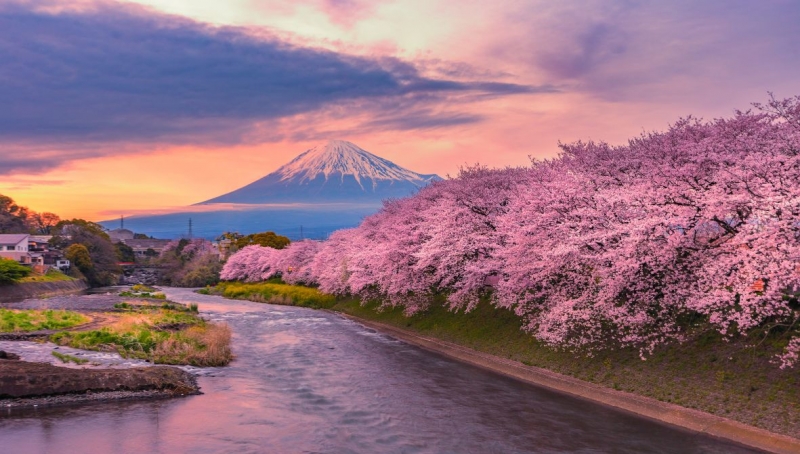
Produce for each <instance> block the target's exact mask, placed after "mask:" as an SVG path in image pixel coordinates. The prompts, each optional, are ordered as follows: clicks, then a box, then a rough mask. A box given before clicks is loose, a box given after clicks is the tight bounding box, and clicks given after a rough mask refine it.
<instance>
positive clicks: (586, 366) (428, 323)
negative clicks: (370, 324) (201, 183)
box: [211, 281, 800, 437]
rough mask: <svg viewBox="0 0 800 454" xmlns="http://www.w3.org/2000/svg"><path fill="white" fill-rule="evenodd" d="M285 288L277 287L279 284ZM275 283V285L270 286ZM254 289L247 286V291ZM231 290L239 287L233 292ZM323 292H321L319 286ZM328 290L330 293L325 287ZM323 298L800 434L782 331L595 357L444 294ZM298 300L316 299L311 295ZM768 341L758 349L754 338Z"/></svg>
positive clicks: (240, 294)
mask: <svg viewBox="0 0 800 454" xmlns="http://www.w3.org/2000/svg"><path fill="white" fill-rule="evenodd" d="M278 285H279V286H281V287H276V286H278ZM267 286H269V287H267ZM262 287H263V288H269V289H270V290H269V291H270V292H278V291H279V290H281V289H284V288H292V289H291V291H286V292H285V293H276V294H271V296H270V298H269V300H271V301H268V302H277V301H280V302H281V304H293V302H294V301H295V300H294V298H293V296H292V295H294V294H297V293H299V292H304V291H314V292H317V291H316V289H308V288H305V287H296V286H289V285H286V284H279V283H278V282H277V281H271V282H270V283H261V284H238V283H234V284H232V283H223V284H222V285H220V287H218V288H214V289H212V290H211V291H212V292H213V293H218V294H221V295H223V296H229V297H235V298H240V299H252V300H256V301H265V298H264V297H263V296H259V295H261V294H262V293H261V292H260V291H259V289H260V288H262ZM243 288H246V289H247V291H240V290H241V289H243ZM231 289H238V290H235V291H232V290H231ZM317 293H319V292H317ZM320 295H323V294H321V293H320ZM327 296H329V297H330V298H328V299H318V300H316V303H315V304H316V307H320V308H325V309H331V310H334V311H340V312H344V313H347V314H350V315H353V316H355V317H358V318H362V319H366V320H372V321H377V322H381V323H385V324H389V325H393V326H397V327H400V328H403V329H406V330H409V331H412V332H415V333H419V334H422V335H425V336H429V337H434V338H438V339H442V340H445V341H449V342H452V343H456V344H459V345H463V346H465V347H469V348H472V349H474V350H477V351H481V352H484V353H488V354H491V355H495V356H498V357H502V358H509V359H512V360H515V361H518V362H520V363H523V364H526V365H530V366H536V367H541V368H543V369H548V370H551V371H553V372H557V373H560V374H563V375H568V376H572V377H575V378H578V379H581V380H584V381H587V382H591V383H596V384H599V385H602V386H605V387H608V388H613V389H617V390H621V391H625V392H629V393H633V394H638V395H642V396H647V397H651V398H655V399H657V400H660V401H664V402H670V403H674V404H677V405H680V406H683V407H687V408H693V409H697V410H701V411H704V412H707V413H711V414H716V415H719V416H723V417H726V418H730V419H733V420H736V421H740V422H743V423H745V424H749V425H753V426H756V427H761V428H764V429H767V430H770V431H772V432H776V433H782V434H786V435H790V436H794V437H796V436H797V434H798V433H800V369H797V368H796V369H792V370H783V371H782V370H780V369H778V367H777V365H775V364H773V363H772V362H771V361H772V357H773V355H774V354H775V353H776V352H778V351H779V349H780V348H781V347H782V345H781V340H780V338H777V337H775V338H771V337H767V338H766V340H762V338H760V337H759V338H757V337H756V336H754V338H752V339H738V340H735V341H732V342H726V341H725V340H723V339H722V337H721V336H720V335H718V334H716V333H715V332H714V331H713V330H705V331H698V332H697V333H696V334H695V335H694V336H693V338H692V339H690V340H689V341H687V342H685V343H683V344H680V345H671V346H668V347H663V348H661V349H659V350H656V351H655V352H654V354H653V355H652V356H650V357H648V358H647V360H646V361H642V360H641V359H640V357H639V353H638V351H636V350H634V349H609V350H608V351H604V352H600V353H597V354H595V355H594V356H592V357H588V356H586V355H584V354H580V353H573V352H567V351H560V350H555V349H553V348H550V347H548V346H546V345H543V344H541V343H540V342H538V341H537V340H536V339H534V338H533V337H531V336H529V335H528V334H526V333H524V332H523V331H521V330H520V327H521V325H522V321H521V320H520V319H519V317H517V316H516V315H514V314H513V313H512V312H510V311H507V310H504V309H497V308H494V307H492V306H490V305H489V304H487V303H485V302H484V303H481V304H479V305H478V306H477V307H476V309H475V310H473V311H471V312H469V313H463V312H458V313H454V312H450V311H448V310H447V309H446V308H445V307H444V306H443V304H442V302H443V301H442V300H438V301H434V302H433V304H432V305H431V307H430V308H429V309H428V310H426V311H424V312H422V313H419V314H415V315H414V316H411V317H406V316H405V315H403V312H402V309H400V308H388V309H381V308H380V307H379V304H378V303H377V302H369V303H367V304H366V305H361V302H360V301H359V300H356V299H345V298H338V299H337V298H334V297H332V296H330V295H327ZM298 305H305V306H308V305H309V304H308V303H307V302H304V303H303V304H298ZM312 307H314V306H312ZM759 342H763V343H762V344H761V346H760V347H759V348H758V349H755V348H752V345H754V344H756V343H759Z"/></svg>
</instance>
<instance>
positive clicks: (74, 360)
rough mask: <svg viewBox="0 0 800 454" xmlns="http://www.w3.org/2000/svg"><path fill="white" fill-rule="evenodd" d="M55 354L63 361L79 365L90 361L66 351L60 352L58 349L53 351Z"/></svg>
mask: <svg viewBox="0 0 800 454" xmlns="http://www.w3.org/2000/svg"><path fill="white" fill-rule="evenodd" d="M52 353H53V356H55V357H56V358H58V359H59V360H61V362H62V363H65V364H66V363H75V364H78V365H81V364H86V363H88V362H89V360H88V359H83V358H78V357H77V356H72V355H67V354H66V353H59V352H57V351H53V352H52Z"/></svg>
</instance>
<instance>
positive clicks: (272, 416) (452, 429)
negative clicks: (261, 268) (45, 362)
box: [0, 289, 752, 453]
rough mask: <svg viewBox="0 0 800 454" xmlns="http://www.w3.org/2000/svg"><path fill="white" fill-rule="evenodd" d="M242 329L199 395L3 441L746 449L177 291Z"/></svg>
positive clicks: (305, 447) (72, 414) (357, 332)
mask: <svg viewBox="0 0 800 454" xmlns="http://www.w3.org/2000/svg"><path fill="white" fill-rule="evenodd" d="M169 296H170V297H171V298H173V299H176V300H178V301H181V302H185V303H189V302H195V303H198V304H199V305H200V308H201V311H202V312H203V313H204V314H206V315H207V316H208V317H210V318H213V319H217V320H225V321H226V322H227V323H229V324H230V325H231V326H232V328H233V330H234V353H235V354H236V355H237V360H236V361H235V362H234V363H233V364H232V365H231V367H229V368H227V369H222V370H218V371H217V373H216V375H215V376H204V377H200V379H199V382H200V385H201V386H202V389H203V392H204V393H205V394H204V395H202V396H193V397H188V398H183V399H177V400H159V401H140V402H125V403H118V404H91V405H83V406H78V407H63V408H53V409H41V410H38V411H33V410H29V411H26V412H19V411H15V412H6V415H5V416H4V417H2V418H0V440H2V444H1V445H0V451H3V452H53V453H55V452H58V453H64V452H115V453H126V452H137V453H138V452H197V453H203V452H280V453H283V452H285V453H295V452H313V453H381V452H389V453H495V452H497V453H524V452H542V453H551V452H578V453H599V452H615V453H616V452H619V453H628V452H630V453H640V452H663V453H689V452H701V453H737V452H752V451H749V450H746V449H744V448H740V447H738V446H735V445H731V444H728V443H725V442H722V441H719V440H714V439H711V438H708V437H702V436H699V435H696V434H693V433H689V432H685V431H681V430H676V429H673V428H670V427H666V426H663V425H660V424H657V423H653V422H650V421H645V420H642V419H639V418H636V417H633V416H631V415H628V414H625V413H621V412H617V411H614V410H612V409H609V408H606V407H602V406H598V405H594V404H591V403H588V402H584V401H581V400H577V399H573V398H570V397H568V396H564V395H560V394H557V393H553V392H549V391H547V390H542V389H538V388H535V387H532V386H529V385H526V384H523V383H520V382H517V381H515V380H512V379H508V378H505V377H502V376H498V375H495V374H492V373H490V372H487V371H484V370H481V369H477V368H474V367H471V366H467V365H463V364H459V363H456V362H453V361H451V360H449V359H446V358H443V357H440V356H437V355H435V354H431V353H428V352H424V351H421V350H419V349H417V348H415V347H411V346H408V345H406V344H403V343H401V342H398V341H396V340H393V339H391V338H388V337H385V336H383V335H380V334H378V333H375V332H374V331H371V330H368V329H365V328H363V327H361V326H359V325H357V324H355V323H353V322H350V321H348V320H344V319H342V318H340V317H339V316H337V315H335V314H329V313H325V312H315V311H311V310H306V309H301V308H291V307H274V306H268V305H261V304H256V303H248V302H238V301H228V300H224V299H221V298H218V297H213V296H205V295H195V294H192V293H191V292H188V291H185V290H177V289H176V290H170V291H169Z"/></svg>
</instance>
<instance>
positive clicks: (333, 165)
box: [100, 140, 441, 240]
mask: <svg viewBox="0 0 800 454" xmlns="http://www.w3.org/2000/svg"><path fill="white" fill-rule="evenodd" d="M440 179H441V178H440V177H438V176H437V175H423V174H419V173H416V172H412V171H411V170H408V169H404V168H402V167H400V166H398V165H397V164H394V163H392V162H390V161H388V160H386V159H383V158H381V157H379V156H375V155H374V154H372V153H369V152H367V151H364V150H363V149H361V148H359V147H358V146H357V145H355V144H353V143H350V142H346V141H343V140H332V141H330V142H328V143H326V144H324V145H320V146H317V147H314V148H312V149H310V150H308V151H306V152H304V153H302V154H300V155H299V156H297V157H296V158H294V159H293V160H292V161H290V162H289V163H287V164H285V165H284V166H282V167H280V168H279V169H278V170H276V171H275V172H272V173H270V174H269V175H267V176H265V177H264V178H261V179H259V180H257V181H255V182H253V183H251V184H248V185H247V186H244V187H241V188H239V189H237V190H235V191H232V192H229V193H227V194H224V195H221V196H219V197H215V198H213V199H210V200H206V201H205V202H201V203H197V204H194V205H191V206H188V207H185V208H184V209H181V210H178V211H174V212H170V213H164V214H150V215H135V216H129V217H128V216H126V218H125V226H126V227H127V228H128V229H131V230H133V231H135V232H137V233H144V234H147V235H152V236H154V237H156V238H178V237H186V236H192V235H194V236H198V237H204V238H208V239H214V238H215V237H217V236H219V234H221V233H222V232H226V231H227V232H239V233H242V234H245V235H246V234H249V233H255V232H263V231H266V230H272V231H274V232H276V233H279V234H281V235H286V236H288V237H289V238H291V239H292V240H296V239H300V238H315V239H316V238H325V237H327V236H328V235H329V234H330V233H331V232H333V231H335V230H338V229H342V228H349V227H355V226H356V225H358V224H359V223H360V222H361V220H362V219H363V218H364V217H365V216H369V215H370V214H373V213H375V212H376V211H378V210H379V209H380V207H381V201H382V200H384V199H387V198H398V197H405V196H408V195H411V194H413V193H415V192H416V191H418V190H419V189H420V188H421V187H423V186H425V185H427V184H429V183H431V182H432V181H436V180H440ZM118 222H119V221H117V220H108V221H102V222H100V224H102V225H103V226H105V227H107V228H109V229H111V228H116V227H119V224H118ZM190 222H191V225H192V227H191V229H192V230H189V229H188V228H187V227H188V226H189V223H190Z"/></svg>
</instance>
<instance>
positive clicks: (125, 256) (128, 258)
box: [114, 241, 136, 262]
mask: <svg viewBox="0 0 800 454" xmlns="http://www.w3.org/2000/svg"><path fill="white" fill-rule="evenodd" d="M114 251H115V252H116V253H117V258H118V259H119V261H120V262H135V261H136V254H134V252H133V248H132V247H130V246H128V245H127V244H125V243H123V242H122V241H120V242H118V243H115V244H114Z"/></svg>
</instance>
